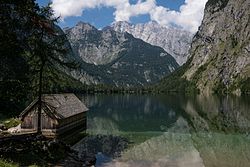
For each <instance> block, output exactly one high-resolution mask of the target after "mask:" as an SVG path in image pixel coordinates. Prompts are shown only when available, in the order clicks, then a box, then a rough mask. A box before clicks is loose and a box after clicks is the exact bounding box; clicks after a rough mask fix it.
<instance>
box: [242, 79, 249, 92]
mask: <svg viewBox="0 0 250 167" xmlns="http://www.w3.org/2000/svg"><path fill="white" fill-rule="evenodd" d="M240 88H241V92H242V93H243V94H250V78H249V77H248V78H247V79H245V80H243V81H241V82H240Z"/></svg>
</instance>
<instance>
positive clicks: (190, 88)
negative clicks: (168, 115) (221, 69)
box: [152, 60, 199, 93]
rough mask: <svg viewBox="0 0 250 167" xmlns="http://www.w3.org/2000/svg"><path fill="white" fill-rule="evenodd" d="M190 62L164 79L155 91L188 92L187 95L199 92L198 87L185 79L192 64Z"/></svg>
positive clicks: (155, 87) (154, 88)
mask: <svg viewBox="0 0 250 167" xmlns="http://www.w3.org/2000/svg"><path fill="white" fill-rule="evenodd" d="M190 61H191V60H189V61H188V62H187V63H186V64H184V65H183V66H181V67H180V68H179V69H177V70H176V71H174V72H173V73H172V74H170V75H169V76H167V77H166V78H164V79H163V80H162V81H161V82H160V83H159V84H157V85H156V86H154V87H153V88H152V89H153V91H160V92H186V93H194V92H198V91H199V90H198V89H197V88H196V85H195V83H194V82H192V81H188V80H187V79H186V78H184V77H183V75H184V73H185V71H186V69H187V68H188V66H189V64H190Z"/></svg>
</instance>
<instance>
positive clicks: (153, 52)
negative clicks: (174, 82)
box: [65, 22, 179, 87]
mask: <svg viewBox="0 0 250 167" xmlns="http://www.w3.org/2000/svg"><path fill="white" fill-rule="evenodd" d="M65 33H66V34H67V37H68V39H69V42H70V43H71V46H72V49H73V52H74V54H75V55H77V56H78V57H80V58H81V60H82V64H81V67H80V69H79V70H74V71H71V75H72V76H73V77H74V78H76V79H78V80H80V81H82V82H83V83H86V84H100V83H104V84H109V85H115V86H125V87H130V86H144V85H146V84H151V83H155V82H157V81H159V80H160V79H161V78H162V77H164V76H166V75H168V74H170V73H171V72H173V71H174V70H175V69H176V68H177V67H179V65H178V64H177V62H176V61H175V59H174V58H173V57H172V56H171V55H170V54H168V53H167V52H166V51H164V49H162V48H160V47H157V46H152V45H150V44H148V43H146V42H144V41H143V40H140V39H137V38H134V37H133V36H132V35H131V34H128V33H127V32H116V31H114V30H113V29H112V28H110V27H106V28H105V29H103V30H97V29H96V28H95V27H93V26H91V25H89V24H86V23H83V22H80V23H78V24H77V25H76V26H75V27H73V28H68V29H66V30H65Z"/></svg>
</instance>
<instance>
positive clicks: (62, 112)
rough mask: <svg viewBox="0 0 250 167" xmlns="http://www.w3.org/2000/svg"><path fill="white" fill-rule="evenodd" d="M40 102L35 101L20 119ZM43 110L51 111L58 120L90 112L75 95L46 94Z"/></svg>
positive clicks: (43, 99) (43, 100) (43, 97)
mask: <svg viewBox="0 0 250 167" xmlns="http://www.w3.org/2000/svg"><path fill="white" fill-rule="evenodd" d="M37 102H38V100H37V99H36V100H35V101H33V102H32V103H31V104H30V105H29V106H28V107H27V108H26V109H25V110H24V111H23V112H22V113H21V114H20V117H23V116H24V115H26V113H27V112H28V111H29V110H30V109H31V108H32V107H33V106H34V105H37ZM42 102H43V110H45V111H49V112H50V114H53V115H54V116H55V117H56V118H57V119H63V118H68V117H71V116H73V115H77V114H80V113H82V112H86V111H88V108H87V107H86V106H85V105H84V104H83V103H82V102H81V101H80V100H79V99H78V98H77V97H76V96H75V95H74V94H70V93H68V94H45V95H43V96H42Z"/></svg>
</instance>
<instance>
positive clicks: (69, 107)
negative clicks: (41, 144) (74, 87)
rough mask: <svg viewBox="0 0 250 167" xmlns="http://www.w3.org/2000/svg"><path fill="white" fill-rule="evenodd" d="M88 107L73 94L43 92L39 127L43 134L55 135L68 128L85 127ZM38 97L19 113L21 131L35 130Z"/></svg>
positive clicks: (66, 130)
mask: <svg viewBox="0 0 250 167" xmlns="http://www.w3.org/2000/svg"><path fill="white" fill-rule="evenodd" d="M86 111H88V108H87V107H86V106H85V105H84V104H83V103H82V102H81V101H80V100H79V99H78V98H77V97H76V96H75V95H74V94H45V95H43V96H42V112H41V129H42V134H43V135H45V136H57V135H60V134H63V133H65V132H68V131H69V130H72V131H74V130H77V129H78V130H79V129H82V130H84V129H86V122H87V120H86ZM37 113H38V99H36V100H34V101H33V102H32V103H31V104H30V105H29V106H28V107H27V108H26V109H25V110H24V111H23V112H22V113H21V114H20V118H21V120H22V123H21V131H22V132H31V131H36V130H37V126H38V116H37Z"/></svg>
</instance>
